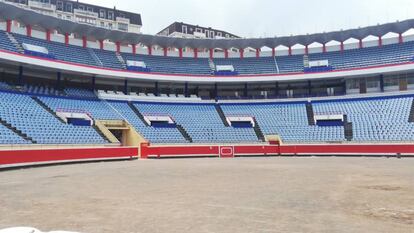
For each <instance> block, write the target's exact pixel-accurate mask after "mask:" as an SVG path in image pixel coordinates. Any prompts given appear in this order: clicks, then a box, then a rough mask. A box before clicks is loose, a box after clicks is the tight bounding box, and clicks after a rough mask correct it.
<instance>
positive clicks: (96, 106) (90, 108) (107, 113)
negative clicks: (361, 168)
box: [39, 97, 122, 120]
mask: <svg viewBox="0 0 414 233" xmlns="http://www.w3.org/2000/svg"><path fill="white" fill-rule="evenodd" d="M39 99H40V100H41V101H42V102H43V103H45V104H46V105H47V106H48V107H49V108H51V109H52V110H54V111H57V110H59V109H63V110H67V111H81V112H85V113H89V114H90V115H91V116H92V117H93V118H94V119H97V120H122V117H121V116H120V115H119V114H118V113H117V112H116V111H114V109H112V108H111V106H110V105H109V104H108V103H107V102H104V101H100V100H92V99H91V100H77V99H68V98H58V97H39Z"/></svg>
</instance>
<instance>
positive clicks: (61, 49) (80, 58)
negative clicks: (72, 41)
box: [13, 33, 99, 66]
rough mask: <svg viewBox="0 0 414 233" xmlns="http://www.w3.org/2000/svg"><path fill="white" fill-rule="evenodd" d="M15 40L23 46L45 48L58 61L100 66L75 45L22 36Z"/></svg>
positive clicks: (84, 50) (86, 52) (17, 35)
mask: <svg viewBox="0 0 414 233" xmlns="http://www.w3.org/2000/svg"><path fill="white" fill-rule="evenodd" d="M13 36H14V38H16V40H17V41H18V42H19V43H20V44H22V43H26V44H32V45H36V46H41V47H45V48H47V49H48V50H49V53H50V54H51V55H53V56H54V57H55V58H56V59H57V60H62V61H68V62H74V63H79V64H85V65H91V66H99V64H97V63H96V61H95V59H93V57H92V56H91V54H90V53H89V52H88V50H87V49H85V48H82V47H80V46H75V45H65V44H63V43H58V42H53V41H50V42H47V41H46V40H42V39H38V38H34V37H27V36H24V35H20V34H15V33H14V34H13Z"/></svg>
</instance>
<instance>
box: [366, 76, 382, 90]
mask: <svg viewBox="0 0 414 233" xmlns="http://www.w3.org/2000/svg"><path fill="white" fill-rule="evenodd" d="M378 87H379V80H378V79H377V78H367V88H378Z"/></svg>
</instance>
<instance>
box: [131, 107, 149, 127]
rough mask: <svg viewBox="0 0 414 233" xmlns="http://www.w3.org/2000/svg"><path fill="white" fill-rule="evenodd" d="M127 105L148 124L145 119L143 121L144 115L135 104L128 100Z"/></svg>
mask: <svg viewBox="0 0 414 233" xmlns="http://www.w3.org/2000/svg"><path fill="white" fill-rule="evenodd" d="M128 105H129V107H130V108H131V109H132V111H134V113H135V114H136V115H137V116H138V118H139V119H140V120H141V121H142V122H143V123H144V124H145V125H146V126H149V124H148V123H147V121H145V119H144V116H143V115H142V113H141V112H140V111H139V110H138V108H137V107H135V105H134V104H133V103H131V102H128Z"/></svg>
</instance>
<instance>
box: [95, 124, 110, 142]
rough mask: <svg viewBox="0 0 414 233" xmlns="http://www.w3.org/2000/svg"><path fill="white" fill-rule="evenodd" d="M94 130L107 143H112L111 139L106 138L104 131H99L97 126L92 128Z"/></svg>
mask: <svg viewBox="0 0 414 233" xmlns="http://www.w3.org/2000/svg"><path fill="white" fill-rule="evenodd" d="M92 128H93V129H94V130H96V132H97V133H98V134H99V135H100V136H101V137H102V138H103V139H104V140H105V141H107V142H108V143H110V140H109V138H107V137H106V136H105V134H103V133H102V131H100V130H99V128H98V127H97V126H96V125H93V126H92Z"/></svg>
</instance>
